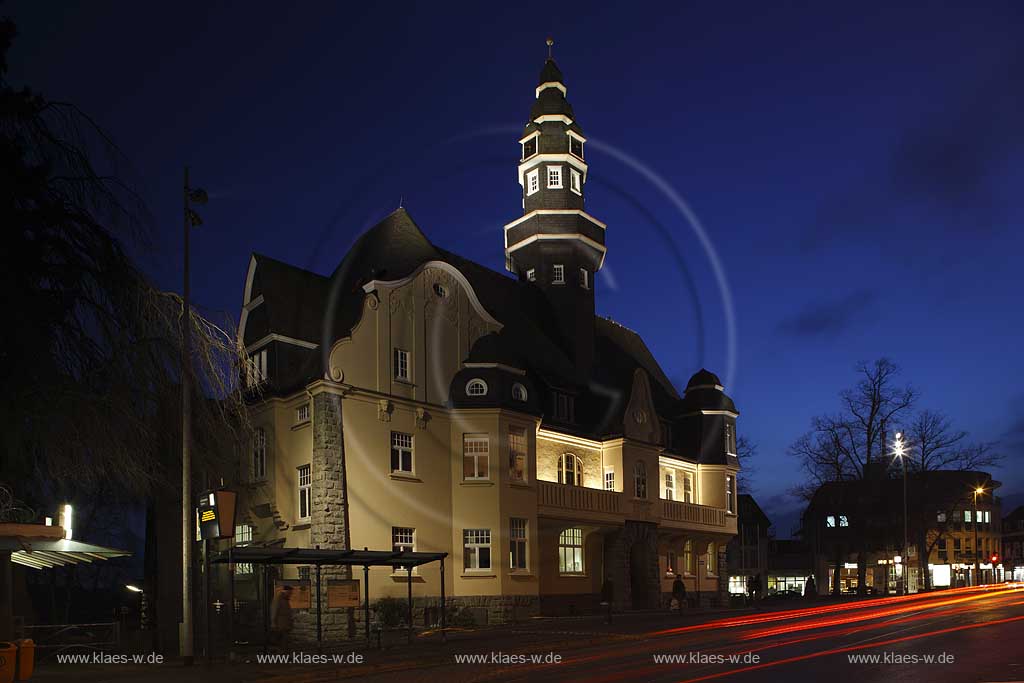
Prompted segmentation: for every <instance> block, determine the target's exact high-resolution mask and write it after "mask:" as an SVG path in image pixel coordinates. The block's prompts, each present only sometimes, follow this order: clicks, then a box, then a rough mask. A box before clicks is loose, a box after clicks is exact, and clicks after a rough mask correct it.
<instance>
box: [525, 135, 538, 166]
mask: <svg viewBox="0 0 1024 683" xmlns="http://www.w3.org/2000/svg"><path fill="white" fill-rule="evenodd" d="M536 153H537V136H536V135H534V136H533V137H532V138H530V139H529V140H526V141H524V142H523V158H522V161H526V160H527V159H529V158H530V157H532V156H533V155H534V154H536Z"/></svg>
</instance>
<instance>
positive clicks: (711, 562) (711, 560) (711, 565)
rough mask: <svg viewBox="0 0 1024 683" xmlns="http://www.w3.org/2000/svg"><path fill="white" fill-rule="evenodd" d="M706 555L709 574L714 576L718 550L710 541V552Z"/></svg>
mask: <svg viewBox="0 0 1024 683" xmlns="http://www.w3.org/2000/svg"><path fill="white" fill-rule="evenodd" d="M706 557H707V570H708V576H713V575H714V573H715V565H716V564H717V563H718V551H717V550H716V549H715V544H714V543H708V552H707V555H706Z"/></svg>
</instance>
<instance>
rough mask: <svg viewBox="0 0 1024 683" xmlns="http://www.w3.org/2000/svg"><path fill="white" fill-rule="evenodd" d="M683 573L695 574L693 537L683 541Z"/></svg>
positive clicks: (686, 574) (685, 574) (687, 574)
mask: <svg viewBox="0 0 1024 683" xmlns="http://www.w3.org/2000/svg"><path fill="white" fill-rule="evenodd" d="M683 575H684V576H692V575H693V539H690V538H688V539H686V540H685V541H683Z"/></svg>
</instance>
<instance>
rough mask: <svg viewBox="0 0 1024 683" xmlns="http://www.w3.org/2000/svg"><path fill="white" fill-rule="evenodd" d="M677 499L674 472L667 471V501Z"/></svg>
mask: <svg viewBox="0 0 1024 683" xmlns="http://www.w3.org/2000/svg"><path fill="white" fill-rule="evenodd" d="M675 499H676V478H675V475H673V474H672V470H666V471H665V500H675Z"/></svg>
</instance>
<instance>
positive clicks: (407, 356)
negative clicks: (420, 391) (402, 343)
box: [391, 346, 412, 382]
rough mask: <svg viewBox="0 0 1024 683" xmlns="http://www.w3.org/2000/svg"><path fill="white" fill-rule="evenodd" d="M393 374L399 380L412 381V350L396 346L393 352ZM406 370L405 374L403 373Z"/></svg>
mask: <svg viewBox="0 0 1024 683" xmlns="http://www.w3.org/2000/svg"><path fill="white" fill-rule="evenodd" d="M391 364H392V376H393V377H394V378H395V379H396V380H398V381H399V382H411V381H412V352H411V351H408V350H406V349H402V348H399V347H397V346H396V347H394V350H393V351H392V354H391ZM403 370H404V374H403Z"/></svg>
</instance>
